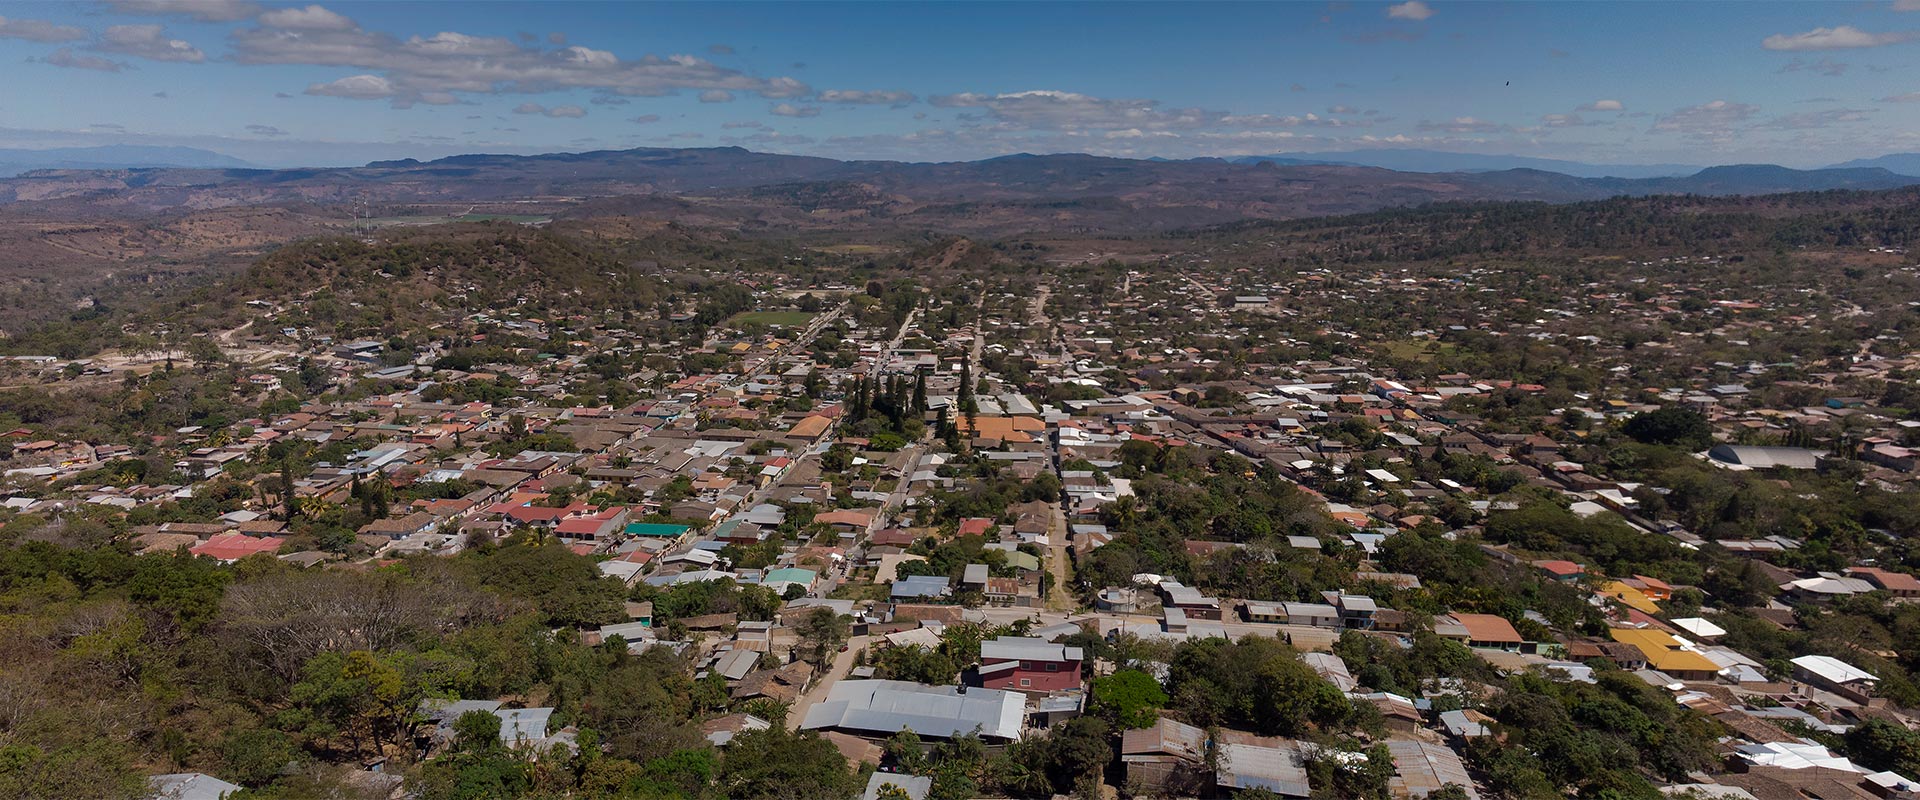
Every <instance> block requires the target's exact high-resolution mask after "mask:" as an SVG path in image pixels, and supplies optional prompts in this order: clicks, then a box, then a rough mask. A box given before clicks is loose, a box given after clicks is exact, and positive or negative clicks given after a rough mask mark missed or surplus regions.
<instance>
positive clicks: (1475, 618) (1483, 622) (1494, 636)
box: [1434, 614, 1526, 650]
mask: <svg viewBox="0 0 1920 800" xmlns="http://www.w3.org/2000/svg"><path fill="white" fill-rule="evenodd" d="M1453 618H1454V619H1455V620H1456V621H1458V622H1459V623H1460V627H1461V628H1464V629H1465V631H1466V641H1467V646H1468V647H1492V648H1496V649H1500V650H1517V649H1519V647H1520V645H1522V644H1525V643H1526V640H1525V639H1524V638H1521V636H1520V632H1519V631H1517V630H1514V628H1513V623H1511V622H1508V621H1507V620H1506V618H1504V617H1496V616H1494V615H1492V614H1454V615H1453ZM1434 632H1435V633H1440V630H1439V627H1438V626H1436V627H1435V629H1434ZM1443 635H1444V634H1443Z"/></svg>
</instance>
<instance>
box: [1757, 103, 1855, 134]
mask: <svg viewBox="0 0 1920 800" xmlns="http://www.w3.org/2000/svg"><path fill="white" fill-rule="evenodd" d="M1872 115H1873V111H1872V110H1871V109H1854V108H1835V109H1831V110H1827V111H1805V112H1801V113H1798V114H1786V115H1783V116H1778V117H1774V118H1773V119H1770V120H1767V121H1766V122H1762V123H1760V124H1758V125H1755V126H1754V128H1756V129H1760V130H1774V131H1804V130H1813V129H1815V128H1825V127H1827V126H1829V125H1840V124H1845V123H1849V122H1865V121H1867V120H1868V119H1871V118H1872Z"/></svg>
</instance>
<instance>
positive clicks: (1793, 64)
mask: <svg viewBox="0 0 1920 800" xmlns="http://www.w3.org/2000/svg"><path fill="white" fill-rule="evenodd" d="M1850 66H1852V65H1850V64H1847V63H1845V62H1840V61H1835V60H1833V59H1832V58H1828V57H1825V56H1822V57H1821V58H1820V60H1819V61H1808V60H1806V59H1804V58H1796V59H1794V60H1792V61H1789V62H1787V63H1786V65H1785V66H1783V67H1781V68H1780V71H1781V72H1782V73H1786V72H1817V73H1819V74H1821V75H1825V76H1827V77H1829V78H1838V77H1840V76H1842V75H1845V74H1847V68H1848V67H1850Z"/></svg>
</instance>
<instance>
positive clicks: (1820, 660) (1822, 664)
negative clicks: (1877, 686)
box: [1793, 656, 1880, 683]
mask: <svg viewBox="0 0 1920 800" xmlns="http://www.w3.org/2000/svg"><path fill="white" fill-rule="evenodd" d="M1793 665H1794V666H1796V667H1799V668H1801V669H1804V670H1806V671H1808V672H1811V673H1813V674H1815V675H1818V676H1820V677H1821V678H1822V679H1824V680H1827V681H1830V682H1832V683H1852V682H1854V681H1866V682H1868V683H1873V682H1875V681H1878V680H1880V679H1879V678H1876V677H1874V675H1873V673H1871V672H1868V671H1866V670H1864V669H1861V668H1859V667H1856V666H1854V665H1852V664H1849V663H1847V662H1845V661H1841V660H1840V659H1837V658H1834V657H1832V656H1801V657H1799V658H1796V659H1794V660H1793Z"/></svg>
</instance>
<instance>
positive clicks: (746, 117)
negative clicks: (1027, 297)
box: [0, 0, 1920, 167]
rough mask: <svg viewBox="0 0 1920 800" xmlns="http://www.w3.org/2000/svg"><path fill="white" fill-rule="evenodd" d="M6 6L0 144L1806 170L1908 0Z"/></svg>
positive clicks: (1895, 81) (1839, 136)
mask: <svg viewBox="0 0 1920 800" xmlns="http://www.w3.org/2000/svg"><path fill="white" fill-rule="evenodd" d="M1909 8H1910V9H1913V10H1911V11H1908V10H1904V9H1909ZM0 17H4V20H3V21H0V63H6V64H8V65H9V66H8V69H7V70H6V75H7V77H8V78H9V79H8V80H5V81H0V147H36V148H37V147H52V146H73V145H93V144H110V143H140V144H172V145H189V146H196V147H204V148H208V149H212V150H217V151H221V152H225V153H229V154H232V155H235V156H238V157H240V158H244V159H247V160H249V161H253V162H256V163H260V164H264V165H274V166H284V165H295V164H309V165H335V164H353V163H362V162H365V161H368V160H372V159H377V158H393V157H402V156H413V157H433V156H439V155H446V154H451V153H459V152H480V151H484V152H548V151H561V150H587V149H607V148H626V147H648V146H673V147H692V146H720V145H739V146H743V147H748V148H751V149H756V150H767V151H776V152H787V153H801V154H812V155H824V156H832V157H836V158H889V159H909V160H928V161H940V160H956V159H972V158H981V157H987V156H993V155H1000V154H1005V153H1013V152H1023V151H1024V152H1089V153H1098V154H1105V155H1120V156H1163V157H1175V158H1178V157H1192V156H1204V155H1238V154H1255V153H1274V152H1315V151H1332V150H1346V149H1365V148H1381V147H1419V148H1427V149H1442V150H1457V151H1467V152H1483V153H1512V154H1518V155H1528V156H1540V157H1551V158H1570V159H1578V160H1584V161H1597V162H1612V163H1665V162H1678V163H1692V164H1709V163H1735V162H1760V161H1764V162H1773V163H1782V164H1788V165H1791V166H1803V167H1804V166H1820V165H1825V164H1829V163H1834V162H1838V161H1844V160H1847V159H1851V158H1857V157H1862V156H1872V155H1879V154H1882V153H1888V152H1908V151H1920V0H1879V1H1878V2H1824V3H1788V2H1770V3H1677V2H1658V3H1656V2H1635V3H1602V2H1582V3H1493V2H1446V0H1424V2H1422V1H1421V0H1416V1H1415V2H1403V3H1398V4H1393V3H1360V2H1353V3H1346V2H1341V3H1331V4H1330V3H1325V2H1320V3H1297V4H1288V3H1274V4H1253V3H1237V4H1208V3H1177V4H1176V3H1169V4H1159V3H1118V4H1068V3H1058V4H1048V3H1019V4H1015V3H991V4H973V3H910V4H907V3H903V4H879V3H857V4H834V3H798V2H796V3H767V4H761V3H746V4H740V3H697V4H647V5H638V4H627V3H570V2H537V3H511V2H485V3H455V2H405V3H370V2H332V3H322V4H320V5H312V4H306V3H301V4H281V3H272V2H263V3H255V2H250V0H178V1H177V2H176V1H172V0H113V1H112V2H103V3H92V4H85V3H30V2H22V3H5V2H0Z"/></svg>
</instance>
